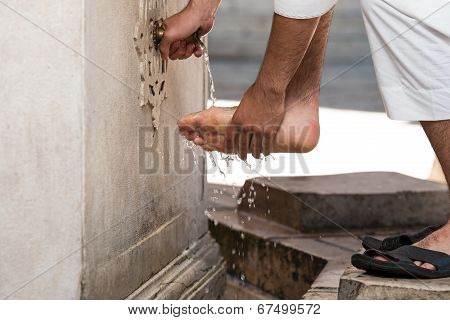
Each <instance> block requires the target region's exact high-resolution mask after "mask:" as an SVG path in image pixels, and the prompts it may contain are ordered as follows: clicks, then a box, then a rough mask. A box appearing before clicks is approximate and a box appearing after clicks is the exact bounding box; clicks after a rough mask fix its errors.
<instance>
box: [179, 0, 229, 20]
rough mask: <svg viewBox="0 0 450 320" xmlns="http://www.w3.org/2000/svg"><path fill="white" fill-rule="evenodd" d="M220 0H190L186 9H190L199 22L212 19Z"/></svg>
mask: <svg viewBox="0 0 450 320" xmlns="http://www.w3.org/2000/svg"><path fill="white" fill-rule="evenodd" d="M220 2H221V0H191V1H190V2H189V4H188V7H187V9H188V10H191V11H192V12H193V14H194V16H196V17H197V18H198V20H199V22H202V21H205V20H209V19H214V17H215V16H216V13H217V10H218V9H219V6H220Z"/></svg>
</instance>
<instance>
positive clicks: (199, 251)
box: [127, 233, 226, 300]
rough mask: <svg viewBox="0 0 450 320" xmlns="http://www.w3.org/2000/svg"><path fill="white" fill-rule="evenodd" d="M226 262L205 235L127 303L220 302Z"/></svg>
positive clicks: (207, 235)
mask: <svg viewBox="0 0 450 320" xmlns="http://www.w3.org/2000/svg"><path fill="white" fill-rule="evenodd" d="M225 276H226V275H225V262H224V261H223V258H222V257H221V256H220V254H219V246H218V245H217V243H215V242H214V240H213V239H212V238H211V236H210V234H209V233H208V234H206V235H205V236H203V237H202V238H201V239H199V240H198V241H197V242H196V243H195V244H193V245H192V246H191V247H190V248H189V249H187V250H186V251H185V252H183V253H182V254H181V255H180V256H178V257H177V258H176V259H175V260H173V261H172V262H171V263H170V264H169V265H168V266H167V267H166V268H164V269H163V270H161V271H160V272H159V273H158V274H156V275H155V276H154V277H152V278H151V279H150V280H149V281H147V282H146V283H145V284H143V285H142V286H141V287H140V288H139V289H138V290H136V291H135V292H134V293H133V294H131V295H130V296H129V297H128V298H127V299H131V300H161V299H163V300H177V299H182V300H191V299H193V300H206V299H219V298H221V297H222V295H223V290H224V289H225V281H226V280H225Z"/></svg>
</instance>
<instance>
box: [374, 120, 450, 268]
mask: <svg viewBox="0 0 450 320" xmlns="http://www.w3.org/2000/svg"><path fill="white" fill-rule="evenodd" d="M422 127H423V129H424V131H425V133H426V134H427V136H428V139H429V140H430V143H431V145H432V146H433V149H434V151H435V152H436V155H437V157H438V158H439V161H440V162H441V164H442V169H443V170H444V174H445V177H446V179H447V184H449V182H450V120H445V121H426V122H425V121H424V122H422ZM449 187H450V184H449ZM415 245H416V246H418V247H421V248H424V249H429V250H433V251H438V252H444V253H446V254H450V217H449V220H448V221H447V224H446V225H445V226H444V227H442V228H441V229H439V230H437V231H435V232H433V233H432V234H431V235H429V236H428V237H426V238H425V239H423V240H422V241H420V242H418V243H416V244H415ZM376 258H377V259H378V260H386V259H385V258H383V257H376ZM416 264H417V265H419V266H421V267H422V268H426V269H430V270H435V267H434V266H433V265H431V264H429V263H422V262H420V261H417V262H416Z"/></svg>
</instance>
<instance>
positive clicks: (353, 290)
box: [338, 267, 450, 300]
mask: <svg viewBox="0 0 450 320" xmlns="http://www.w3.org/2000/svg"><path fill="white" fill-rule="evenodd" d="M338 299H339V300H449V299H450V279H449V278H447V279H433V280H418V279H399V278H381V277H376V276H372V275H368V274H367V273H365V272H364V271H361V270H358V269H356V268H354V267H349V268H347V270H346V271H345V272H344V274H343V276H342V277H341V282H340V286H339V293H338Z"/></svg>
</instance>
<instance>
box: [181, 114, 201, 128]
mask: <svg viewBox="0 0 450 320" xmlns="http://www.w3.org/2000/svg"><path fill="white" fill-rule="evenodd" d="M199 121H200V119H199V117H198V114H197V113H192V114H189V115H187V116H185V117H183V118H181V119H180V120H178V127H179V128H180V131H194V130H195V129H197V128H198V127H199Z"/></svg>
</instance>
